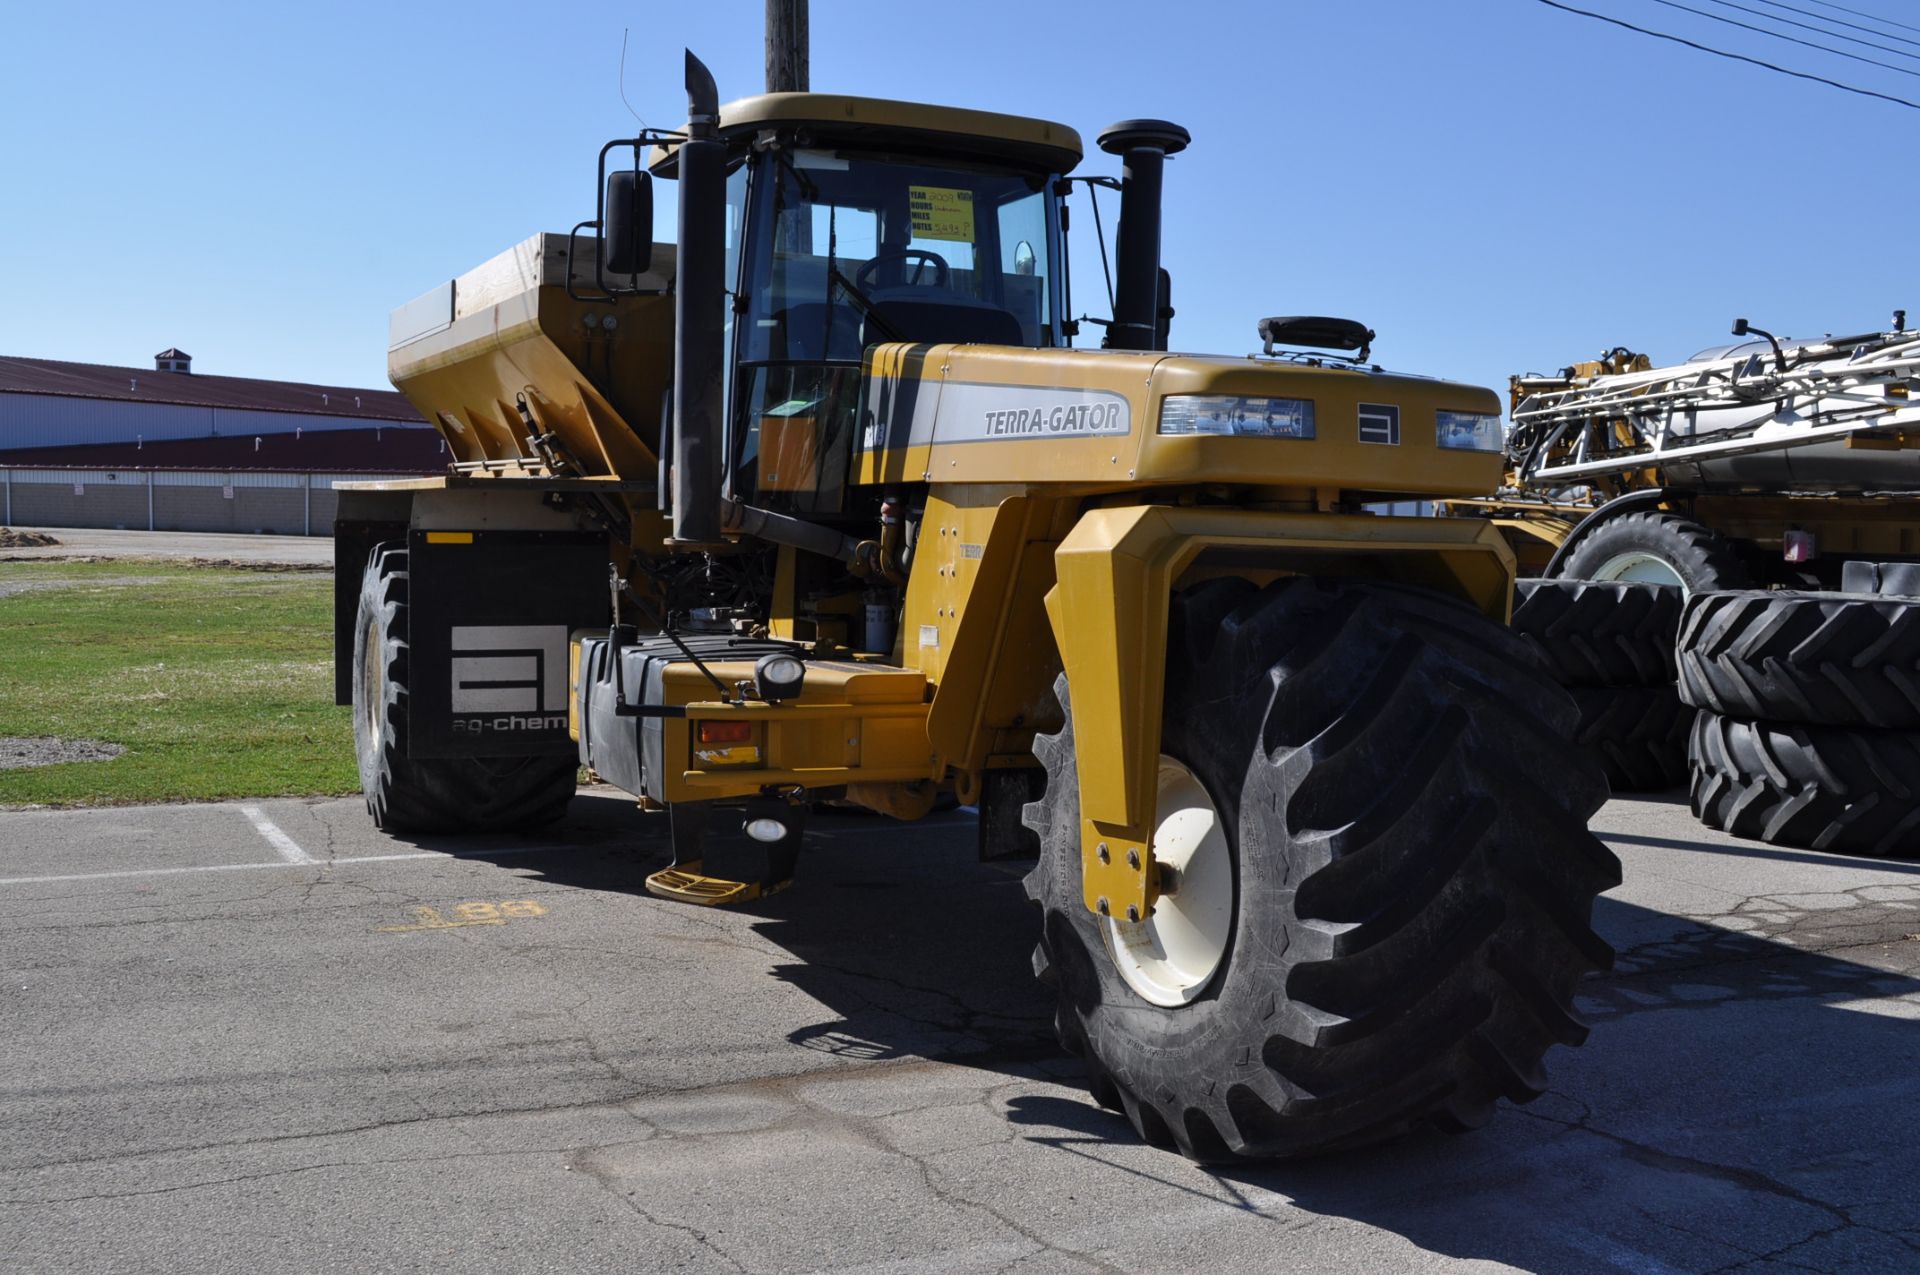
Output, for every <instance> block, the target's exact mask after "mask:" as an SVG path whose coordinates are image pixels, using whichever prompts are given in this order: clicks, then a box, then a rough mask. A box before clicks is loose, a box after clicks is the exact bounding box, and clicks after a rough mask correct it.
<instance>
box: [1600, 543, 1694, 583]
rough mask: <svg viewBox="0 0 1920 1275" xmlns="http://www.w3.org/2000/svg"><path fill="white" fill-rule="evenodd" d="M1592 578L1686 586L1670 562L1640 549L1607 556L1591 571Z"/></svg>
mask: <svg viewBox="0 0 1920 1275" xmlns="http://www.w3.org/2000/svg"><path fill="white" fill-rule="evenodd" d="M1593 578H1594V579H1595V580H1611V581H1618V582H1624V583H1628V584H1677V585H1679V586H1680V587H1681V588H1682V589H1685V588H1686V587H1687V582H1686V581H1685V580H1684V579H1682V578H1681V575H1680V573H1679V572H1678V571H1676V570H1674V567H1673V564H1672V563H1671V562H1668V561H1667V560H1666V559H1665V558H1662V557H1661V556H1660V555H1659V554H1657V553H1646V552H1643V551H1641V550H1635V551H1633V552H1631V553H1621V554H1615V555H1614V556H1613V557H1611V558H1608V559H1607V560H1606V561H1605V562H1603V563H1601V564H1600V567H1599V569H1598V570H1597V571H1595V572H1594V573H1593Z"/></svg>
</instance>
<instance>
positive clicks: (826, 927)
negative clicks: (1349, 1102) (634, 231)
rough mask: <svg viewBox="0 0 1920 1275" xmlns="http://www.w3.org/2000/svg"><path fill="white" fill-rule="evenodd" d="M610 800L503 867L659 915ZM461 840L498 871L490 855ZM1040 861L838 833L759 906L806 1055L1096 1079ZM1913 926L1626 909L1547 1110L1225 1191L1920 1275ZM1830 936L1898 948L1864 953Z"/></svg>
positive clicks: (1864, 913) (1612, 930)
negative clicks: (1824, 1246) (786, 956)
mask: <svg viewBox="0 0 1920 1275" xmlns="http://www.w3.org/2000/svg"><path fill="white" fill-rule="evenodd" d="M602 804H603V803H601V802H599V801H595V802H594V803H593V804H592V806H588V803H585V802H582V803H576V818H575V820H574V821H573V825H572V826H571V828H570V830H569V832H568V833H567V835H566V837H564V838H560V839H558V841H559V844H562V845H564V846H566V847H567V848H562V849H556V850H553V851H549V852H545V853H541V854H538V855H515V856H513V857H504V856H503V857H502V858H501V860H500V862H501V863H502V864H503V865H505V866H511V867H514V868H515V869H517V870H520V871H523V872H530V873H532V874H535V875H537V876H539V877H541V878H544V879H546V880H550V881H553V882H556V883H560V884H565V885H569V886H573V887H577V888H580V889H588V890H599V891H609V892H617V893H624V894H631V895H634V896H636V897H637V898H643V899H644V898H645V895H644V890H643V887H642V881H643V879H644V877H645V875H646V873H647V872H649V871H652V870H653V869H654V868H656V867H658V866H660V865H661V864H662V863H664V862H665V860H666V841H665V828H664V824H663V823H662V822H661V821H659V820H658V819H657V818H656V817H654V816H637V817H636V816H634V815H633V813H632V812H631V808H630V807H629V809H628V811H627V814H626V816H625V817H624V820H622V819H620V818H616V817H613V815H612V812H611V811H610V810H599V811H596V810H595V807H598V806H600V805H602ZM604 804H605V805H607V806H612V805H614V804H616V803H604ZM582 807H586V809H582ZM582 816H584V817H582ZM615 829H622V830H621V831H620V835H618V836H613V835H611V833H612V831H613V830H615ZM815 834H817V835H815ZM1620 840H1622V841H1626V842H1631V841H1633V840H1634V839H1633V838H1631V837H1621V838H1620ZM576 842H577V847H576ZM421 844H428V843H427V842H422V843H421ZM443 848H446V849H449V850H455V851H457V852H459V853H462V854H464V855H467V856H469V857H476V858H482V859H484V858H487V857H488V856H489V851H488V850H487V849H484V848H481V847H477V846H475V845H473V844H472V842H471V841H470V840H469V841H466V842H463V843H460V844H458V845H456V844H455V843H454V842H452V841H448V842H447V843H445V845H444V847H443ZM1693 848H1694V849H1695V850H1696V851H1697V852H1698V853H1701V854H1715V855H1738V856H1747V855H1750V854H1751V855H1758V856H1763V857H1779V856H1782V855H1787V854H1792V853H1793V852H1781V851H1775V850H1773V849H1772V848H1770V847H1757V846H1722V845H1711V844H1707V843H1704V842H1702V843H1697V844H1696V845H1694V846H1693ZM1794 857H1796V858H1797V857H1798V856H1797V855H1796V856H1794ZM1813 858H1814V859H1815V861H1820V862H1829V861H1830V862H1833V863H1835V865H1836V866H1843V865H1845V864H1847V863H1848V862H1850V861H1848V860H1840V859H1835V860H1822V859H1819V858H1818V856H1813ZM1028 866H1029V865H1028V864H1026V863H1022V862H1013V863H1000V864H982V863H980V862H978V861H977V859H976V857H975V850H974V825H973V822H972V818H971V815H970V814H968V813H966V812H957V813H954V814H948V815H943V816H939V817H936V818H934V819H931V820H927V821H923V822H922V823H920V824H916V825H913V826H911V827H908V826H905V825H901V824H897V823H893V822H891V821H889V820H885V819H882V818H877V817H873V818H867V817H859V816H834V815H830V816H824V817H817V818H816V820H815V822H814V824H813V825H812V827H811V828H810V835H809V838H808V844H807V849H806V851H805V853H804V854H803V857H802V861H801V867H800V873H799V877H798V880H797V881H796V884H795V887H794V888H793V889H792V890H790V891H788V892H786V893H783V894H780V895H777V896H774V897H772V898H770V899H766V900H763V901H761V902H759V903H757V904H754V905H750V906H748V907H746V908H741V909H736V910H733V914H734V915H736V916H738V917H740V919H741V921H742V922H743V928H744V929H746V930H747V931H750V932H751V933H752V934H753V935H755V936H757V937H758V938H760V939H763V940H766V941H768V942H769V943H771V944H773V945H776V946H777V948H778V949H780V950H783V951H784V952H787V953H790V954H791V955H792V956H793V957H794V958H795V959H794V960H793V961H792V962H791V963H784V962H781V961H779V960H778V959H777V955H778V954H777V953H775V954H774V965H773V969H772V973H773V975H774V976H775V977H777V978H780V979H782V980H784V981H786V982H788V983H790V984H792V985H793V986H794V987H796V988H798V989H799V990H801V991H802V992H804V993H805V994H806V995H807V996H808V997H810V998H811V999H812V1000H814V1001H816V1002H818V1003H819V1005H820V1006H821V1007H822V1010H823V1013H822V1015H821V1017H820V1019H819V1021H818V1022H817V1023H815V1024H812V1025H810V1026H808V1027H806V1028H803V1029H800V1030H797V1031H793V1032H791V1033H790V1034H789V1036H788V1039H789V1040H790V1041H791V1042H792V1043H793V1044H794V1045H795V1046H797V1047H800V1048H804V1049H810V1050H816V1051H819V1052H822V1053H826V1054H832V1055H837V1056H840V1057H843V1058H851V1059H859V1060H870V1061H885V1060H889V1059H895V1058H916V1059H933V1060H938V1061H943V1062H948V1063H952V1064H955V1065H961V1066H970V1067H977V1068H981V1069H984V1070H988V1071H993V1072H999V1073H1002V1074H1005V1075H1007V1076H1009V1077H1012V1078H1029V1079H1042V1078H1045V1079H1058V1080H1060V1081H1062V1082H1063V1083H1068V1084H1078V1082H1079V1068H1078V1064H1077V1063H1076V1062H1075V1060H1073V1059H1070V1058H1068V1057H1067V1056H1066V1055H1064V1054H1062V1053H1061V1052H1060V1051H1059V1049H1058V1046H1057V1045H1056V1043H1055V1041H1054V1037H1053V1031H1052V1027H1051V1019H1052V1010H1053V1007H1052V999H1051V993H1050V992H1048V991H1047V989H1045V988H1043V987H1041V986H1040V985H1039V984H1038V983H1037V982H1036V981H1035V980H1034V979H1033V976H1032V973H1031V970H1030V968H1029V953H1030V952H1031V951H1032V948H1033V942H1034V930H1035V926H1036V924H1037V920H1036V917H1035V915H1034V912H1033V909H1032V905H1031V904H1029V903H1028V901H1027V899H1026V896H1025V893H1024V891H1023V890H1022V888H1021V877H1022V875H1023V874H1024V873H1025V871H1026V869H1027V867H1028ZM1885 866H1890V867H1892V868H1894V869H1896V870H1904V869H1905V868H1906V866H1907V865H1885ZM1629 871H1631V868H1629ZM1915 871H1917V872H1920V867H1916V868H1915ZM644 906H649V907H662V908H665V907H674V906H678V905H675V904H670V903H666V902H660V901H655V900H651V899H646V902H645V904H644ZM1905 916H1906V918H1907V920H1906V927H1907V929H1908V930H1909V931H1910V930H1913V929H1920V914H1915V913H1911V912H1909V913H1906V914H1905ZM1899 918H1900V914H1898V913H1895V912H1891V911H1888V910H1887V909H1886V908H1879V907H1875V906H1872V905H1867V906H1864V907H1862V908H1857V909H1847V910H1836V911H1833V912H1831V913H1826V914H1817V913H1807V914H1801V915H1786V914H1781V915H1780V916H1779V917H1777V918H1776V921H1775V923H1774V925H1773V928H1772V931H1771V933H1770V934H1769V933H1735V932H1733V931H1731V930H1728V929H1723V928H1719V927H1715V926H1710V925H1705V924H1700V923H1696V922H1691V921H1688V920H1686V919H1685V918H1681V917H1674V916H1669V915H1666V914H1663V913H1659V912H1655V911H1651V910H1649V909H1646V908H1642V907H1639V906H1636V905H1633V904H1628V903H1624V902H1620V901H1618V900H1614V899H1609V898H1603V899H1602V900H1600V902H1599V904H1598V906H1597V908H1596V924H1597V928H1598V929H1599V930H1600V932H1601V933H1602V934H1603V935H1606V936H1608V937H1609V939H1610V940H1611V941H1613V942H1614V943H1615V945H1616V946H1617V947H1619V948H1620V949H1621V952H1620V960H1619V963H1618V965H1617V967H1616V969H1615V970H1614V971H1612V972H1610V973H1607V974H1604V975H1600V976H1597V977H1595V978H1592V979H1590V980H1589V981H1588V983H1587V985H1586V987H1585V989H1584V991H1583V994H1582V996H1581V999H1580V1008H1581V1010H1582V1012H1583V1013H1585V1015H1586V1016H1587V1018H1588V1020H1589V1021H1590V1022H1591V1023H1592V1024H1593V1036H1592V1039H1591V1040H1590V1041H1589V1042H1588V1044H1587V1045H1586V1046H1585V1047H1583V1048H1581V1049H1577V1050H1567V1049H1562V1050H1556V1051H1554V1052H1553V1053H1552V1054H1551V1055H1549V1057H1548V1059H1547V1066H1548V1068H1549V1073H1550V1078H1551V1081H1552V1088H1551V1089H1550V1090H1549V1092H1548V1093H1547V1094H1546V1095H1545V1096H1543V1097H1542V1098H1540V1099H1539V1100H1537V1101H1536V1102H1534V1103H1532V1104H1529V1105H1527V1106H1524V1107H1514V1106H1511V1105H1507V1106H1503V1107H1502V1108H1501V1110H1500V1112H1499V1114H1498V1115H1497V1116H1496V1117H1495V1119H1494V1120H1493V1122H1492V1123H1491V1124H1490V1125H1489V1126H1488V1127H1487V1128H1485V1129H1483V1130H1480V1131H1478V1132H1477V1133H1474V1134H1471V1135H1468V1136H1466V1137H1449V1136H1446V1135H1443V1134H1438V1133H1426V1134H1420V1135H1416V1136H1415V1137H1413V1138H1411V1139H1406V1140H1402V1141H1398V1142H1394V1143H1390V1144H1388V1145H1385V1146H1382V1147H1378V1148H1373V1149H1367V1150H1360V1151H1354V1152H1349V1153H1346V1154H1343V1155H1338V1156H1334V1157H1329V1158H1321V1159H1316V1160H1309V1161H1302V1162H1297V1163H1285V1164H1278V1165H1271V1166H1259V1167H1251V1168H1245V1169H1237V1168H1236V1169H1226V1170H1210V1171H1206V1172H1207V1174H1208V1176H1210V1178H1211V1180H1212V1182H1213V1183H1214V1184H1215V1187H1216V1188H1217V1187H1219V1186H1224V1187H1225V1188H1226V1189H1227V1190H1229V1191H1233V1190H1236V1189H1237V1188H1238V1187H1241V1186H1245V1187H1257V1188H1261V1189H1263V1190H1265V1191H1272V1192H1278V1193H1280V1194H1282V1195H1284V1196H1286V1197H1288V1198H1289V1199H1291V1200H1292V1202H1293V1203H1294V1205H1295V1206H1297V1207H1299V1208H1301V1209H1305V1210H1308V1211H1310V1212H1314V1213H1319V1214H1323V1215H1327V1216H1337V1217H1342V1218H1349V1219H1354V1220H1358V1221H1363V1222H1366V1223H1368V1224H1370V1225H1373V1226H1378V1227H1381V1228H1384V1229H1387V1230H1390V1231H1394V1232H1396V1233H1399V1234H1401V1235H1403V1236H1405V1237H1406V1238H1408V1239H1409V1240H1411V1241H1412V1242H1414V1243H1416V1244H1418V1245H1420V1246H1421V1247H1422V1248H1423V1249H1426V1250H1428V1251H1431V1252H1435V1253H1442V1254H1446V1255H1449V1256H1455V1257H1463V1258H1467V1257H1470V1258H1479V1259H1487V1260H1495V1261H1501V1262H1506V1263H1510V1264H1512V1265H1515V1266H1518V1267H1521V1268H1525V1269H1534V1270H1565V1269H1568V1265H1567V1262H1568V1245H1569V1244H1572V1246H1573V1247H1574V1248H1575V1249H1579V1250H1582V1251H1584V1252H1586V1253H1587V1254H1588V1255H1589V1256H1590V1257H1592V1259H1593V1261H1592V1268H1593V1269H1596V1270H1598V1269H1616V1268H1618V1267H1619V1265H1620V1262H1621V1261H1623V1260H1627V1259H1625V1258H1622V1257H1621V1254H1622V1253H1627V1254H1631V1253H1633V1252H1635V1251H1637V1250H1635V1249H1634V1248H1633V1244H1634V1243H1636V1242H1637V1243H1642V1244H1644V1243H1645V1242H1646V1241H1645V1238H1644V1237H1645V1235H1646V1234H1647V1231H1646V1228H1647V1227H1648V1226H1649V1225H1654V1226H1656V1227H1659V1226H1667V1227H1677V1228H1682V1229H1687V1228H1691V1231H1690V1235H1691V1238H1689V1239H1688V1240H1687V1241H1686V1243H1687V1244H1689V1245H1693V1246H1696V1249H1697V1252H1698V1253H1699V1256H1698V1257H1697V1259H1684V1258H1683V1259H1682V1260H1680V1261H1678V1262H1677V1263H1676V1262H1675V1261H1674V1258H1673V1254H1672V1253H1666V1255H1665V1256H1663V1257H1662V1258H1661V1259H1660V1260H1661V1261H1662V1262H1664V1263H1665V1266H1663V1267H1661V1269H1699V1270H1707V1269H1712V1268H1714V1267H1716V1266H1718V1265H1721V1264H1723V1263H1726V1262H1734V1261H1739V1260H1745V1259H1744V1258H1742V1256H1741V1255H1742V1254H1743V1253H1745V1254H1747V1255H1748V1256H1754V1255H1758V1254H1760V1253H1765V1252H1770V1251H1772V1250H1774V1249H1776V1248H1787V1247H1792V1246H1796V1245H1798V1244H1801V1243H1804V1242H1807V1241H1805V1239H1804V1238H1803V1237H1804V1235H1811V1234H1813V1233H1815V1232H1820V1233H1821V1234H1822V1235H1823V1236H1824V1237H1825V1238H1824V1239H1823V1241H1822V1242H1838V1240H1837V1239H1835V1238H1834V1237H1837V1236H1843V1235H1850V1236H1853V1237H1854V1238H1853V1240H1851V1241H1849V1242H1851V1243H1856V1244H1857V1243H1865V1242H1868V1241H1871V1242H1872V1243H1873V1244H1874V1245H1878V1246H1879V1247H1878V1249H1877V1251H1878V1252H1879V1253H1880V1257H1881V1259H1882V1260H1885V1259H1886V1254H1887V1253H1888V1252H1899V1253H1903V1254H1904V1255H1905V1257H1906V1258H1907V1259H1908V1260H1911V1261H1920V1204H1916V1203H1914V1202H1913V1199H1912V1194H1911V1190H1910V1184H1911V1183H1912V1182H1913V1181H1915V1180H1920V1101H1917V1100H1920V1019H1916V1018H1915V1017H1911V1016H1907V1017H1902V1016H1896V1014H1898V1013H1906V1014H1909V1015H1911V1014H1912V1013H1913V1010H1912V1005H1913V998H1915V997H1917V996H1920V938H1909V937H1908V936H1907V934H1905V933H1903V932H1902V930H1901V922H1900V919H1899ZM1810 922H1815V923H1817V924H1816V925H1814V926H1813V928H1812V929H1809V923H1810ZM1889 927H1891V928H1889ZM1883 940H1884V942H1883ZM1796 943H1798V944H1800V946H1796V945H1795V944H1796ZM1808 946H1814V947H1835V948H1839V947H1844V948H1849V949H1851V950H1854V951H1859V950H1861V949H1866V950H1869V951H1872V952H1875V953H1878V954H1880V955H1881V956H1884V958H1885V959H1884V961H1881V962H1880V963H1878V964H1865V963H1861V962H1859V961H1855V960H1849V959H1844V958H1842V957H1839V956H1835V955H1828V954H1825V953H1824V952H1822V951H1819V950H1807V948H1808ZM1900 997H1906V998H1909V999H1908V1000H1907V1002H1906V1003H1905V1005H1904V1007H1898V1006H1896V1008H1893V1009H1889V1008H1888V1006H1889V1005H1891V1004H1893V1003H1894V1002H1895V999H1896V998H1900ZM1009 1116H1010V1119H1011V1120H1012V1121H1013V1123H1014V1124H1015V1125H1016V1126H1023V1127H1025V1128H1026V1129H1027V1130H1030V1132H1027V1133H1026V1134H1024V1135H1023V1136H1025V1137H1026V1138H1027V1140H1028V1141H1029V1142H1030V1143H1032V1144H1036V1145H1039V1146H1046V1147H1051V1148H1054V1149H1056V1150H1057V1151H1059V1152H1060V1153H1061V1154H1062V1155H1074V1156H1084V1157H1095V1158H1099V1159H1101V1160H1103V1161H1106V1162H1108V1163H1110V1164H1112V1163H1114V1157H1112V1156H1111V1155H1109V1154H1107V1153H1106V1150H1107V1149H1109V1148H1112V1147H1115V1146H1122V1147H1124V1146H1131V1145H1133V1144H1135V1143H1136V1141H1137V1140H1136V1139H1135V1136H1134V1134H1133V1131H1132V1129H1131V1128H1130V1127H1129V1126H1128V1124H1127V1122H1126V1121H1125V1119H1124V1118H1122V1117H1121V1116H1119V1115H1116V1114H1114V1113H1112V1112H1108V1111H1104V1110H1102V1109H1100V1108H1098V1107H1096V1106H1095V1105H1093V1103H1092V1101H1091V1099H1087V1098H1073V1099H1065V1098H1059V1097H1054V1096H1049V1095H1045V1094H1032V1095H1025V1096H1019V1097H1016V1098H1015V1099H1014V1100H1013V1102H1012V1104H1011V1109H1010V1112H1009ZM1127 1164H1128V1167H1125V1168H1124V1169H1123V1170H1122V1171H1124V1172H1127V1173H1141V1172H1144V1173H1147V1174H1148V1176H1151V1177H1153V1178H1155V1179H1156V1180H1157V1181H1159V1182H1162V1183H1164V1184H1167V1185H1171V1186H1175V1187H1182V1186H1183V1184H1185V1188H1186V1189H1192V1190H1196V1191H1197V1190H1199V1189H1200V1187H1201V1186H1202V1179H1201V1178H1198V1177H1196V1176H1195V1174H1197V1173H1200V1172H1201V1171H1200V1170H1196V1169H1194V1168H1193V1167H1191V1166H1189V1165H1186V1164H1185V1163H1184V1162H1181V1161H1178V1160H1176V1159H1173V1158H1171V1157H1169V1158H1168V1159H1167V1160H1166V1162H1165V1164H1164V1168H1158V1167H1154V1168H1141V1167H1139V1165H1140V1162H1139V1161H1138V1160H1137V1159H1133V1158H1129V1159H1128V1161H1127ZM1623 1199H1624V1200H1626V1201H1629V1202H1630V1209H1631V1215H1627V1214H1623V1213H1622V1206H1621V1201H1622V1200H1623ZM1863 1201H1864V1202H1866V1203H1862V1202H1863ZM1876 1201H1878V1202H1880V1203H1874V1202H1876ZM1249 1207H1250V1208H1252V1207H1255V1206H1254V1205H1253V1204H1249ZM1545 1219H1552V1221H1551V1222H1548V1221H1546V1220H1545ZM1636 1235H1638V1236H1640V1237H1641V1239H1640V1240H1638V1241H1636V1240H1634V1239H1633V1238H1632V1237H1634V1236H1636ZM1609 1236H1611V1237H1612V1238H1609ZM1659 1247H1661V1248H1662V1251H1663V1252H1665V1249H1666V1248H1667V1247H1669V1246H1664V1245H1663V1246H1659ZM1682 1248H1683V1250H1685V1246H1684V1245H1683V1246H1682ZM1816 1260H1818V1259H1816ZM1835 1260H1838V1259H1837V1258H1836V1259H1835ZM1896 1267H1897V1264H1896ZM1647 1269H1654V1267H1647Z"/></svg>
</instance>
